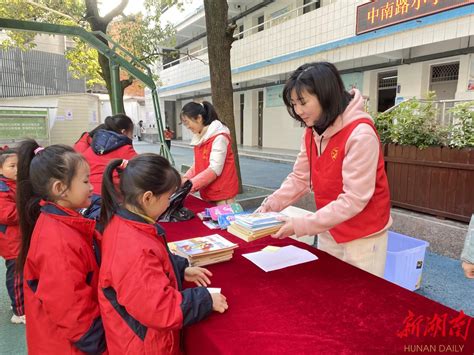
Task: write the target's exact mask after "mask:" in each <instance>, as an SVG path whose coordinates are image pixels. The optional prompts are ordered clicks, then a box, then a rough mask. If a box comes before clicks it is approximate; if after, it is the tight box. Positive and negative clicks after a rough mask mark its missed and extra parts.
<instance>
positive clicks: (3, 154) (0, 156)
mask: <svg viewBox="0 0 474 355" xmlns="http://www.w3.org/2000/svg"><path fill="white" fill-rule="evenodd" d="M15 154H17V150H16V149H15V148H10V147H8V146H4V147H0V168H1V167H2V166H3V163H5V160H7V159H8V158H9V157H11V156H12V155H15Z"/></svg>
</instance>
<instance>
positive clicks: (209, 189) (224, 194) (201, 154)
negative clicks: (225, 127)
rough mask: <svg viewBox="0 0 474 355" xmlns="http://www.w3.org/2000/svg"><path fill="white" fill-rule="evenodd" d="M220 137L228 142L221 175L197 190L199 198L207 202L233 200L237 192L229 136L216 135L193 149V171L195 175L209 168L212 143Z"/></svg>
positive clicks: (224, 134) (236, 180)
mask: <svg viewBox="0 0 474 355" xmlns="http://www.w3.org/2000/svg"><path fill="white" fill-rule="evenodd" d="M220 135H223V136H225V137H226V138H227V139H228V140H229V143H228V144H227V155H226V157H225V162H224V169H223V170H222V173H221V175H220V176H218V177H217V179H215V180H214V181H213V182H211V183H210V184H209V185H207V186H206V187H203V188H202V189H201V190H199V193H200V194H201V197H202V198H203V199H204V200H207V201H221V200H227V199H230V198H234V197H235V196H236V195H237V193H238V192H239V180H238V179H237V172H236V170H235V162H234V152H233V151H232V146H231V145H230V142H231V139H230V135H228V134H226V133H220V134H216V135H215V136H214V137H211V138H210V139H208V140H207V141H206V142H204V143H203V144H201V145H199V146H196V147H194V169H195V172H196V175H197V174H199V173H200V172H201V171H204V170H206V169H207V168H208V167H209V157H210V156H211V150H212V143H213V142H214V139H216V137H218V136H220Z"/></svg>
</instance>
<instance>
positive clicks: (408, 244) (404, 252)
mask: <svg viewBox="0 0 474 355" xmlns="http://www.w3.org/2000/svg"><path fill="white" fill-rule="evenodd" d="M428 246H429V243H428V242H426V241H424V240H419V239H416V238H412V237H409V236H407V235H403V234H399V233H395V232H391V231H389V232H388V246H387V263H386V264H385V274H384V278H385V279H386V280H388V281H390V282H393V283H395V284H397V285H399V286H402V287H404V288H406V289H408V290H410V291H414V290H417V289H419V288H420V286H421V274H422V271H423V264H424V262H425V252H426V248H427V247H428Z"/></svg>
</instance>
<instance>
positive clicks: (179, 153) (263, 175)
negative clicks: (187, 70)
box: [0, 141, 474, 355]
mask: <svg viewBox="0 0 474 355" xmlns="http://www.w3.org/2000/svg"><path fill="white" fill-rule="evenodd" d="M134 144H135V148H136V149H137V151H138V152H139V153H144V152H158V146H157V145H153V144H148V143H146V142H135V143H134ZM178 144H179V146H178ZM171 153H172V154H173V157H174V159H175V162H176V164H175V165H176V167H177V169H178V170H180V167H181V165H182V164H185V165H190V164H192V161H193V154H192V150H191V149H189V147H188V146H187V144H186V143H184V144H183V143H177V142H174V141H173V143H172V147H171ZM239 155H240V164H241V171H242V179H243V182H244V184H248V185H254V186H262V187H265V188H269V189H276V188H278V187H279V186H280V184H281V182H282V181H283V180H284V178H285V177H286V176H287V175H288V174H289V173H290V172H291V170H292V166H293V164H292V163H293V162H294V159H295V157H296V152H295V151H284V150H261V149H258V148H253V149H248V148H247V149H243V150H242V153H241V154H239ZM256 156H257V158H258V159H256ZM262 156H263V158H264V160H262V159H261V158H262ZM397 213H403V211H398V210H397ZM417 218H419V219H422V218H424V217H423V215H418V216H417ZM426 218H428V219H429V218H432V217H426ZM405 223H408V222H405ZM449 223H451V224H452V222H448V224H449ZM456 226H457V228H459V229H461V230H462V228H465V226H463V225H462V224H456ZM441 237H442V236H441ZM454 254H456V253H454ZM454 254H453V255H454ZM448 255H449V254H448ZM456 255H457V254H456ZM4 285H5V266H4V264H3V263H1V264H0V354H2V355H3V354H5V355H7V354H26V345H25V327H24V326H23V325H13V324H11V323H10V321H9V320H10V317H11V310H10V307H9V301H8V296H7V293H6V288H5V286H4ZM416 292H417V293H419V294H421V295H423V296H425V297H427V298H430V299H432V300H434V301H436V302H439V303H442V304H444V305H446V306H448V307H450V308H453V309H455V310H459V311H460V310H463V311H464V312H465V313H466V314H468V315H471V316H473V317H474V302H472V295H473V294H474V280H468V279H466V278H465V277H464V274H463V272H462V269H461V266H460V262H459V260H458V259H457V258H453V257H447V256H443V255H440V254H439V253H438V254H435V253H432V252H427V253H426V255H425V263H424V268H423V282H422V286H421V289H420V290H418V291H416Z"/></svg>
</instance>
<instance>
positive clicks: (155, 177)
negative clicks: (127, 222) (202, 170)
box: [100, 153, 181, 228]
mask: <svg viewBox="0 0 474 355" xmlns="http://www.w3.org/2000/svg"><path fill="white" fill-rule="evenodd" d="M123 163H124V160H122V159H116V160H112V161H111V162H110V163H109V165H107V168H106V169H105V173H104V178H103V180H102V209H101V211H100V222H101V224H102V225H103V227H104V228H105V227H106V226H107V224H109V222H110V220H111V219H112V216H113V214H114V212H115V211H116V210H117V208H118V206H119V205H120V204H121V203H126V204H128V205H131V206H134V207H136V208H137V209H138V210H139V211H142V206H141V205H140V204H139V202H138V201H139V197H140V196H141V195H142V194H143V193H145V192H147V191H151V192H153V194H154V195H157V196H158V195H161V194H164V193H166V192H168V191H171V190H175V189H177V188H179V186H180V185H181V177H180V175H179V173H178V172H177V171H176V169H175V168H173V167H172V166H171V164H170V163H169V161H168V160H166V159H165V158H163V157H162V156H160V155H158V154H153V153H146V154H140V155H137V156H136V157H134V158H133V159H131V160H130V161H129V162H128V163H127V164H126V168H124V169H123V170H122V173H121V176H120V184H119V191H117V189H116V187H115V185H114V182H113V175H114V172H115V170H117V169H120V167H121V166H123V165H122V164H123Z"/></svg>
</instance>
